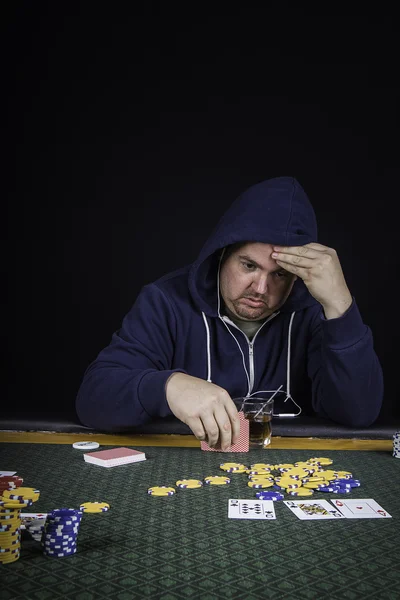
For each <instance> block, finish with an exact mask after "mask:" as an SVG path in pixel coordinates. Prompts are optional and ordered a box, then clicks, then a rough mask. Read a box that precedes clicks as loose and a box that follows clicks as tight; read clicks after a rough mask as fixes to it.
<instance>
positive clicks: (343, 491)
mask: <svg viewBox="0 0 400 600" xmlns="http://www.w3.org/2000/svg"><path fill="white" fill-rule="evenodd" d="M350 492H351V488H347V487H339V488H336V489H335V490H333V492H332V494H350Z"/></svg>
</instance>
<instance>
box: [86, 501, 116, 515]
mask: <svg viewBox="0 0 400 600" xmlns="http://www.w3.org/2000/svg"><path fill="white" fill-rule="evenodd" d="M79 510H82V511H83V512H85V513H101V512H107V511H108V510H110V505H109V504H108V503H107V502H84V503H83V504H81V505H80V507H79Z"/></svg>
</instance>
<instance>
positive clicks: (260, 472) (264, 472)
mask: <svg viewBox="0 0 400 600" xmlns="http://www.w3.org/2000/svg"><path fill="white" fill-rule="evenodd" d="M270 472H271V471H270V469H246V473H247V474H248V475H268V474H269V473H270Z"/></svg>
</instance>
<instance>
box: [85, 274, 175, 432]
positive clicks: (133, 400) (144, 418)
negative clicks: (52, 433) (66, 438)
mask: <svg viewBox="0 0 400 600" xmlns="http://www.w3.org/2000/svg"><path fill="white" fill-rule="evenodd" d="M175 337H176V318H175V314H174V311H173V309H172V306H171V304H170V303H169V302H168V300H167V298H166V297H165V295H164V294H163V293H162V291H161V290H160V289H159V288H158V287H157V286H156V285H154V284H151V285H148V286H145V287H144V288H143V289H142V291H141V293H140V294H139V296H138V298H137V300H136V302H135V304H134V305H133V307H132V308H131V310H130V311H129V313H128V314H127V315H126V317H125V318H124V320H123V323H122V327H121V329H120V330H119V331H117V332H116V333H114V335H113V336H112V340H111V343H110V344H109V346H107V347H106V348H105V349H104V350H102V351H101V352H100V354H99V355H98V356H97V358H96V360H95V361H94V362H93V363H92V364H91V365H89V367H88V368H87V370H86V372H85V374H84V376H83V381H82V383H81V386H80V388H79V391H78V395H77V399H76V410H77V414H78V417H79V419H80V420H81V422H82V423H83V424H84V425H86V426H88V427H93V428H94V429H98V430H101V431H118V430H119V431H121V430H124V429H125V430H126V429H129V428H130V427H135V426H139V425H142V424H144V423H146V422H148V421H150V420H151V419H152V418H154V417H166V416H168V415H171V414H172V413H171V410H170V408H169V406H168V403H167V399H166V394H165V384H166V382H167V380H168V378H169V377H170V376H171V374H172V373H174V372H181V373H184V372H185V371H183V370H182V369H171V363H172V357H173V353H174V340H175Z"/></svg>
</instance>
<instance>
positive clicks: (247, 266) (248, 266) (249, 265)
mask: <svg viewBox="0 0 400 600" xmlns="http://www.w3.org/2000/svg"><path fill="white" fill-rule="evenodd" d="M242 265H243V266H244V268H245V269H246V270H247V271H253V270H254V269H255V266H254V265H253V263H248V262H245V263H242Z"/></svg>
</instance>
